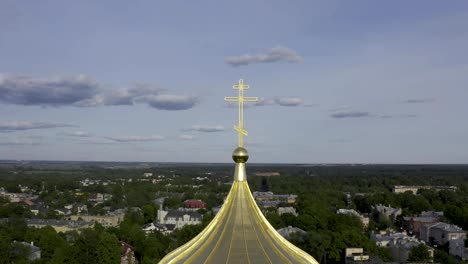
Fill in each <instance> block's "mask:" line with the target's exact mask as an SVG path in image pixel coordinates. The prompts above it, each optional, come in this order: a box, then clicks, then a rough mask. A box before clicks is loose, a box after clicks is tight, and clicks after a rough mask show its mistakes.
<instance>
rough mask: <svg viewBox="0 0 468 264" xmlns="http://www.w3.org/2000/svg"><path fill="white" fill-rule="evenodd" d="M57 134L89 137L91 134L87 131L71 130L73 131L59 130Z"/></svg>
mask: <svg viewBox="0 0 468 264" xmlns="http://www.w3.org/2000/svg"><path fill="white" fill-rule="evenodd" d="M59 135H63V136H68V137H81V138H83V137H91V136H92V134H91V133H89V132H87V131H73V132H61V133H59Z"/></svg>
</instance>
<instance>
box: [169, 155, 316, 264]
mask: <svg viewBox="0 0 468 264" xmlns="http://www.w3.org/2000/svg"><path fill="white" fill-rule="evenodd" d="M242 175H243V176H242ZM245 175H246V174H245V163H236V170H235V174H234V183H233V185H232V187H231V190H230V192H229V194H228V196H227V198H226V201H225V202H224V205H223V207H222V208H221V210H220V211H219V213H218V214H217V215H216V216H215V218H214V219H213V220H212V221H211V223H210V224H209V225H208V226H207V227H206V228H205V229H204V230H203V231H202V232H201V233H200V234H198V235H197V236H196V237H195V238H194V239H192V240H191V241H189V242H188V243H186V244H184V245H182V246H181V247H179V248H177V249H176V250H174V251H173V252H171V253H169V254H168V255H167V256H166V257H164V258H163V259H162V260H161V262H160V263H318V262H316V261H315V259H314V258H313V257H312V256H310V255H309V254H307V253H306V252H304V251H302V250H301V249H299V248H297V247H296V246H294V245H293V244H291V243H290V242H289V241H287V240H286V239H285V238H283V237H282V236H281V235H280V234H279V233H278V232H277V231H276V230H275V229H274V228H273V227H272V226H271V225H270V223H269V222H268V220H267V219H266V218H265V217H264V216H263V214H262V212H261V211H260V209H259V208H258V206H257V204H256V203H255V200H254V198H253V196H252V193H251V192H250V188H249V184H248V183H247V181H246V180H245ZM240 179H244V180H240Z"/></svg>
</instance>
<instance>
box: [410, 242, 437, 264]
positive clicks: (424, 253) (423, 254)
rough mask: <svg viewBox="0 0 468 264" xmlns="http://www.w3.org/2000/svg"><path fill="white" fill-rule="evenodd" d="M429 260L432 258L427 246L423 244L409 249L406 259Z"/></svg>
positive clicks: (415, 260)
mask: <svg viewBox="0 0 468 264" xmlns="http://www.w3.org/2000/svg"><path fill="white" fill-rule="evenodd" d="M430 260H432V257H431V254H430V253H429V250H428V248H427V246H426V245H424V244H419V245H417V246H416V247H414V248H413V249H411V251H410V253H409V256H408V261H413V262H418V261H419V262H423V261H430Z"/></svg>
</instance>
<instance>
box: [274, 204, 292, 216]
mask: <svg viewBox="0 0 468 264" xmlns="http://www.w3.org/2000/svg"><path fill="white" fill-rule="evenodd" d="M276 212H277V213H278V214H279V215H282V214H292V215H294V216H297V213H296V208H294V207H291V206H288V207H278V210H277V211H276Z"/></svg>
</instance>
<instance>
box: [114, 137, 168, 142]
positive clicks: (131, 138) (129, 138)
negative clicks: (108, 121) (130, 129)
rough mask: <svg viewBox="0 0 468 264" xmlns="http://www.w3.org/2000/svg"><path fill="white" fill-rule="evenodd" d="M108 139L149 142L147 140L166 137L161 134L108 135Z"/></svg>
mask: <svg viewBox="0 0 468 264" xmlns="http://www.w3.org/2000/svg"><path fill="white" fill-rule="evenodd" d="M106 139H109V140H112V141H115V142H147V141H160V140H164V137H162V136H159V135H151V136H114V137H106Z"/></svg>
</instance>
